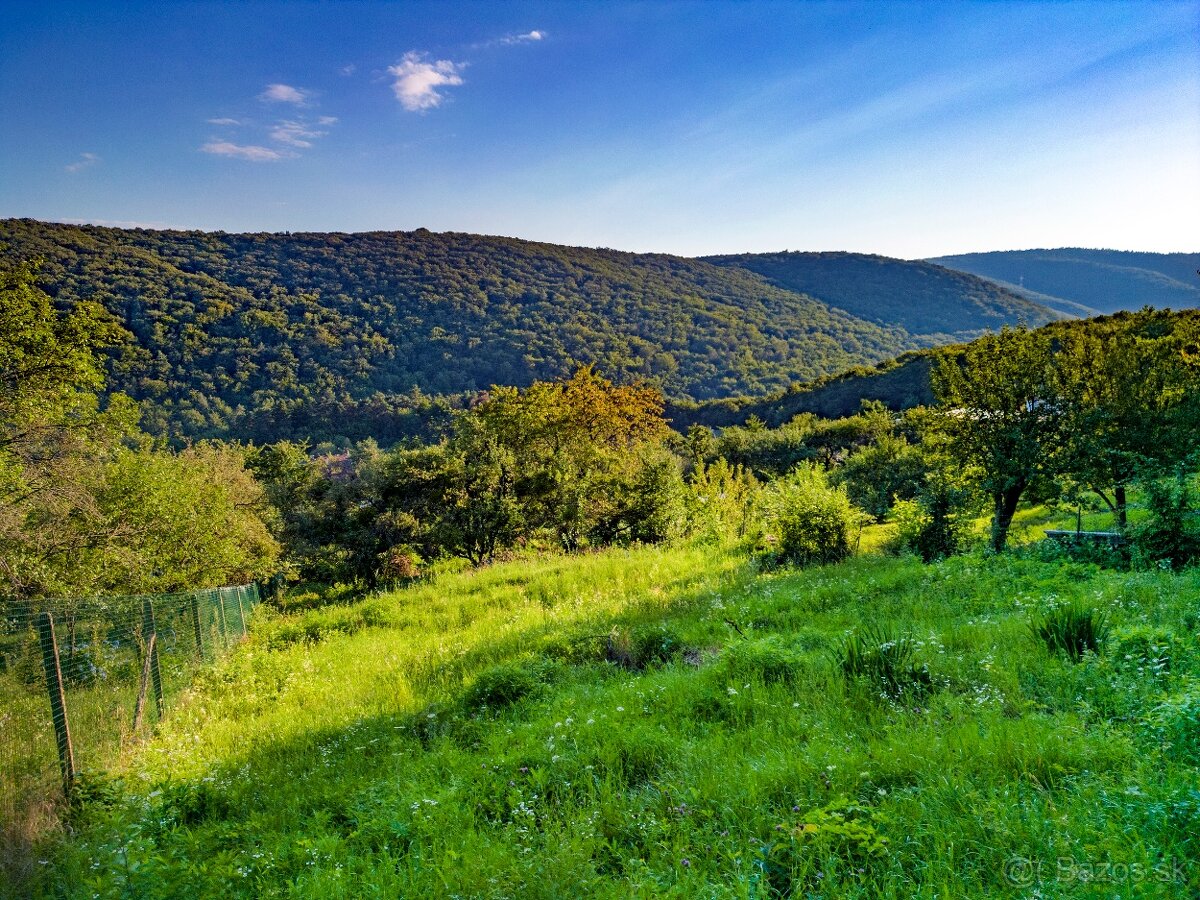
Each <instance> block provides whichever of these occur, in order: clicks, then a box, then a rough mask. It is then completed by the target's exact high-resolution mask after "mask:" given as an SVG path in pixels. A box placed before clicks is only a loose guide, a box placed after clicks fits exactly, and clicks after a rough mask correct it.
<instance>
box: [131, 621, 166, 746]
mask: <svg viewBox="0 0 1200 900" xmlns="http://www.w3.org/2000/svg"><path fill="white" fill-rule="evenodd" d="M157 643H158V635H157V634H151V635H150V642H149V643H148V644H146V656H145V658H144V659H143V660H142V680H141V681H140V682H139V683H138V695H137V705H136V706H134V708H133V733H134V734H137V733H138V731H139V730H141V727H142V718H143V717H144V716H145V714H146V689H147V688H148V687H149V686H150V662H151V660H153V659H154V653H155V651H156V650H157V649H158V647H157V646H156V644H157ZM161 716H162V713H161V712H160V713H159V717H160V718H161Z"/></svg>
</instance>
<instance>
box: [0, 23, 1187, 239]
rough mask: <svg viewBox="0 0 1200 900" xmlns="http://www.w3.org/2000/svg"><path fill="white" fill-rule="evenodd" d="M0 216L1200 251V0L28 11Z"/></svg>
mask: <svg viewBox="0 0 1200 900" xmlns="http://www.w3.org/2000/svg"><path fill="white" fill-rule="evenodd" d="M0 123H3V128H2V131H0V216H4V217H7V216H29V217H33V218H40V219H50V220H56V221H88V222H97V223H102V224H121V225H133V224H140V225H146V226H150V227H183V228H203V229H221V230H226V231H248V230H268V231H282V230H290V231H301V230H313V231H327V230H340V231H362V230H372V229H405V230H408V229H414V228H418V227H426V228H430V229H432V230H435V231H444V230H453V231H472V232H481V233H487V234H504V235H513V236H517V237H525V238H531V239H536V240H544V241H550V242H554V243H564V244H580V245H588V246H607V247H615V248H619V249H624V250H638V251H663V252H671V253H681V254H685V255H698V254H703V253H718V252H740V251H766V250H779V249H792V250H831V249H846V250H858V251H866V252H877V253H884V254H888V255H893V256H902V257H918V256H932V255H938V254H942V253H955V252H967V251H972V250H994V249H1013V248H1025V247H1045V246H1091V247H1113V248H1120V249H1139V250H1160V251H1169V250H1190V251H1195V250H1197V249H1200V2H1189V3H1171V2H1153V3H1136V2H1122V3H1114V4H1108V3H1084V2H1076V3H1039V4H1020V3H902V2H874V3H840V2H814V3H799V2H795V3H754V2H740V3H718V2H705V3H699V2H697V3H637V4H620V3H582V2H570V3H568V2H553V3H508V2H472V3H456V4H451V3H436V4H418V3H399V2H396V3H371V2H356V3H323V4H316V3H301V2H288V3H269V2H241V3H203V2H188V3H183V2H179V3H152V4H132V3H117V2H94V3H86V4H72V3H36V4H34V3H31V4H22V3H13V2H6V3H4V4H3V5H2V6H0Z"/></svg>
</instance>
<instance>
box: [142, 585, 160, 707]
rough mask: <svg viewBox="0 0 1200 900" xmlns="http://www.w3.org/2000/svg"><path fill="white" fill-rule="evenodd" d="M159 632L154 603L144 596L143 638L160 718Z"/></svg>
mask: <svg viewBox="0 0 1200 900" xmlns="http://www.w3.org/2000/svg"><path fill="white" fill-rule="evenodd" d="M157 637H158V632H157V630H156V628H155V627H154V604H153V603H151V602H150V598H149V597H144V598H142V640H143V641H145V643H146V657H147V658H148V659H149V661H150V683H151V684H152V685H153V686H154V704H155V706H157V707H158V718H159V719H160V720H161V719H162V717H163V690H162V670H161V669H160V668H159V666H158V641H157Z"/></svg>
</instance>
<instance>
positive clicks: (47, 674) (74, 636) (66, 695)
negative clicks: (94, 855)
mask: <svg viewBox="0 0 1200 900" xmlns="http://www.w3.org/2000/svg"><path fill="white" fill-rule="evenodd" d="M258 602H259V594H258V588H257V587H256V586H254V585H244V586H241V587H224V588H211V589H208V590H201V591H191V592H189V593H184V594H157V595H153V596H144V597H99V598H88V599H80V600H32V601H13V600H9V601H2V600H0V613H2V615H3V619H2V620H0V857H7V858H8V859H10V860H13V859H17V858H20V857H21V856H23V855H24V854H22V853H21V851H22V849H23V848H24V849H28V848H29V846H31V844H32V842H33V841H35V840H36V837H37V835H39V834H40V833H42V832H43V831H44V830H45V828H46V827H47V825H49V824H51V823H53V821H54V818H55V809H56V807H57V805H58V803H59V801H61V799H62V797H63V791H64V789H65V788H67V787H69V786H70V784H71V783H72V782H73V781H74V780H75V778H76V777H77V776H78V775H80V774H81V773H87V772H90V771H98V770H101V769H105V768H108V767H109V766H111V765H112V764H113V763H114V762H115V761H116V760H117V759H118V758H119V756H120V754H121V751H122V750H123V749H124V748H126V747H128V746H130V745H131V744H133V743H134V742H136V741H137V740H139V739H140V738H142V737H144V736H146V735H147V734H149V732H150V729H151V728H152V727H153V725H154V723H155V722H156V721H158V720H159V719H161V718H162V716H163V715H164V714H165V713H166V711H167V710H168V709H169V708H170V706H171V703H172V701H174V700H175V699H176V698H177V697H178V696H179V694H180V692H181V691H183V689H184V688H186V687H187V685H188V683H189V682H190V680H191V679H192V676H193V675H194V674H195V672H196V670H197V669H198V668H199V667H200V666H202V665H203V664H204V663H206V662H209V661H211V660H213V659H215V658H216V657H217V656H219V655H221V654H222V653H224V652H225V651H226V650H228V649H229V648H230V647H232V646H234V644H236V643H237V642H238V641H240V640H241V639H242V638H243V637H244V636H245V634H246V622H247V620H248V618H249V615H250V611H251V610H252V609H253V607H254V606H255V605H256V604H257V603H258ZM0 877H2V874H0Z"/></svg>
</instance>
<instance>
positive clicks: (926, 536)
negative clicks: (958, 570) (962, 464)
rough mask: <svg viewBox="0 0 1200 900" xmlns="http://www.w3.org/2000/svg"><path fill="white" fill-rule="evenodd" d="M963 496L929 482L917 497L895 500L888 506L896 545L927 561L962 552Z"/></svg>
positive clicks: (963, 528)
mask: <svg viewBox="0 0 1200 900" xmlns="http://www.w3.org/2000/svg"><path fill="white" fill-rule="evenodd" d="M967 499H968V497H967V494H966V493H965V492H963V491H961V490H958V489H956V488H951V487H948V486H946V485H941V484H937V483H931V484H930V485H928V486H927V487H926V489H925V490H924V491H923V492H922V493H921V495H920V496H919V497H918V498H917V499H915V500H897V501H896V503H895V505H894V506H893V508H892V509H893V512H894V514H895V519H896V526H897V537H896V543H897V545H898V547H899V549H900V550H902V551H904V552H908V553H915V554H917V555H918V556H920V557H921V559H922V560H924V561H925V562H927V563H930V562H935V561H936V560H939V559H945V558H946V557H949V556H954V555H955V554H956V553H960V552H962V550H963V545H964V542H965V531H966V528H965V524H964V514H963V510H964V508H965V507H966V505H967Z"/></svg>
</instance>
